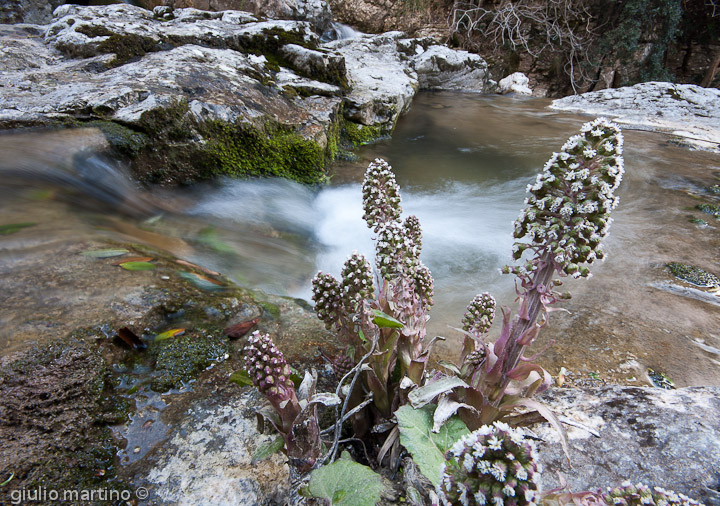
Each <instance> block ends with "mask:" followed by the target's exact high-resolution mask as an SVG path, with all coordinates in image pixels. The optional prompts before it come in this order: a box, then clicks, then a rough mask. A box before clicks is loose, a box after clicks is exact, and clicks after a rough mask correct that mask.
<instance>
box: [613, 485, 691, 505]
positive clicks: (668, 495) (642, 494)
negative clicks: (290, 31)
mask: <svg viewBox="0 0 720 506" xmlns="http://www.w3.org/2000/svg"><path fill="white" fill-rule="evenodd" d="M603 499H604V500H605V502H606V503H607V504H608V505H609V506H703V504H702V503H701V502H698V501H696V500H694V499H690V498H689V497H688V496H686V495H683V494H678V493H676V492H673V491H672V490H665V489H664V488H661V487H654V488H652V489H651V488H650V487H648V486H647V485H643V484H642V483H638V484H637V485H633V484H632V483H631V482H629V481H626V482H624V483H623V484H622V485H621V486H619V487H615V488H608V491H607V493H606V494H605V495H604V496H603Z"/></svg>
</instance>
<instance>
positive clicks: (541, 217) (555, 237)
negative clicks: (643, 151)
mask: <svg viewBox="0 0 720 506" xmlns="http://www.w3.org/2000/svg"><path fill="white" fill-rule="evenodd" d="M622 150H623V136H622V133H621V132H620V129H619V128H618V127H617V126H616V125H615V124H613V123H611V122H609V121H608V120H606V119H605V118H598V119H596V120H595V121H593V122H591V123H586V124H585V125H583V127H582V129H581V134H580V135H575V136H573V137H571V138H570V139H569V140H568V141H567V142H566V143H565V144H564V145H563V147H562V151H561V152H560V153H553V156H552V157H551V158H550V160H549V161H548V162H547V163H546V164H545V168H544V170H543V172H542V173H540V174H538V176H537V180H536V181H535V183H534V184H532V185H529V186H528V192H529V193H530V194H531V195H530V197H528V199H527V201H526V202H527V204H528V207H527V208H525V209H524V210H523V211H522V213H521V214H520V216H519V218H518V219H517V220H516V221H515V231H514V236H515V238H517V239H521V238H525V239H527V240H528V242H527V243H516V244H515V247H514V248H513V253H514V258H515V259H516V260H519V259H520V257H521V256H522V254H523V251H524V250H526V249H532V250H535V252H536V253H538V257H540V256H541V255H542V254H544V253H551V254H552V259H553V261H554V263H555V266H556V268H557V270H558V272H563V273H565V274H568V275H572V276H574V277H588V276H590V270H589V269H588V267H587V266H586V265H584V264H590V263H592V262H593V261H594V260H596V259H602V258H603V257H604V253H603V251H602V249H601V244H600V243H601V241H602V239H603V238H605V236H607V234H608V229H609V227H610V223H612V219H611V218H610V217H609V215H610V211H611V210H612V209H614V208H615V207H616V206H617V204H618V197H616V196H615V194H614V192H615V190H616V189H617V187H618V186H619V184H620V181H621V180H622V176H623V173H624V167H623V157H622ZM538 268H539V266H538V264H537V263H536V262H532V261H530V262H527V263H526V264H525V265H524V266H520V267H515V268H512V269H511V268H506V272H514V273H516V274H520V275H527V274H529V273H530V272H533V271H535V270H536V269H538Z"/></svg>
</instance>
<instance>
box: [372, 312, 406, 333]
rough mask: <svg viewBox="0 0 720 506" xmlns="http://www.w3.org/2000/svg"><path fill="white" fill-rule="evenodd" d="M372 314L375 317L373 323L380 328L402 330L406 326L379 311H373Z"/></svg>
mask: <svg viewBox="0 0 720 506" xmlns="http://www.w3.org/2000/svg"><path fill="white" fill-rule="evenodd" d="M372 312H373V314H374V315H375V318H373V322H374V323H375V325H377V326H378V327H380V328H388V329H401V328H403V327H404V326H405V325H404V324H403V323H402V322H400V321H398V320H396V319H395V318H393V317H392V316H390V315H389V314H385V313H383V312H382V311H380V310H379V309H373V310H372Z"/></svg>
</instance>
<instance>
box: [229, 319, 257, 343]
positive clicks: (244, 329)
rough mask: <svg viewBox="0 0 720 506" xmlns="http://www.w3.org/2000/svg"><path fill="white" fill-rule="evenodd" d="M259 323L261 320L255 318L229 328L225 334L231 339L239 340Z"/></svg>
mask: <svg viewBox="0 0 720 506" xmlns="http://www.w3.org/2000/svg"><path fill="white" fill-rule="evenodd" d="M259 321H260V318H253V319H252V320H246V321H243V322H240V323H236V324H235V325H231V326H230V327H227V328H226V329H225V330H223V332H224V333H225V335H226V336H228V337H229V338H230V339H238V338H240V337H242V336H244V335H245V334H247V333H248V332H250V329H251V328H253V327H254V326H255V324H257V322H259Z"/></svg>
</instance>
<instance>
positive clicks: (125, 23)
mask: <svg viewBox="0 0 720 506" xmlns="http://www.w3.org/2000/svg"><path fill="white" fill-rule="evenodd" d="M0 48H1V49H0V51H1V52H2V57H3V58H2V60H1V61H0V87H1V88H2V94H0V129H13V128H22V127H57V126H82V125H85V124H88V123H93V125H92V126H100V127H101V129H102V127H103V125H105V127H106V128H105V130H108V123H109V124H111V125H112V126H111V127H109V128H110V129H111V130H113V134H112V138H113V139H114V140H115V141H117V140H118V139H119V138H122V137H127V138H128V139H131V141H127V142H126V141H121V142H120V144H122V145H123V147H122V149H121V151H122V154H123V155H129V156H131V157H132V158H133V170H134V174H135V176H136V177H138V178H139V179H142V180H144V181H148V182H161V183H178V182H190V181H193V180H197V179H200V178H206V177H212V176H214V175H216V174H227V175H233V176H247V175H276V176H282V177H290V178H292V179H295V180H298V181H302V182H306V183H315V182H319V181H322V180H324V172H323V170H324V167H325V166H326V164H327V162H328V161H330V160H332V159H333V157H334V156H335V155H336V154H337V152H338V146H339V141H340V136H341V135H345V136H346V137H347V138H348V139H349V138H351V137H353V136H354V137H353V139H351V142H352V143H353V144H358V143H363V142H366V141H367V140H368V139H372V138H377V137H379V136H382V135H385V134H388V133H390V132H391V131H392V130H393V128H394V126H395V123H396V122H397V120H398V117H399V116H400V114H402V113H403V112H404V111H406V110H407V109H408V107H409V106H410V102H411V100H412V98H413V96H414V95H415V93H416V92H417V91H418V90H419V89H422V88H424V89H459V90H466V91H488V90H489V86H490V85H491V84H492V83H491V82H490V81H489V79H488V75H487V69H486V65H485V62H484V61H483V60H482V59H481V58H479V57H477V56H474V55H469V54H467V53H465V52H462V51H453V50H451V49H449V48H447V47H445V46H442V45H439V44H437V43H436V42H434V41H433V40H431V39H408V38H406V37H405V35H404V34H403V33H401V32H388V33H386V34H382V35H374V36H373V35H360V36H358V37H355V38H352V39H346V40H338V41H334V42H330V43H327V44H322V43H321V41H320V37H319V36H318V34H317V33H316V32H315V31H314V29H313V26H312V25H311V23H309V22H307V21H297V20H264V19H261V18H259V17H258V16H256V15H253V14H251V13H248V12H244V11H223V12H210V11H201V10H198V9H194V8H185V9H172V8H169V7H166V6H160V7H156V8H155V10H154V11H148V10H146V9H143V8H141V7H136V6H133V5H128V4H115V5H108V6H92V7H87V6H85V7H83V6H79V5H70V4H68V5H62V6H60V7H58V8H57V9H56V11H55V14H54V19H53V22H52V23H50V24H49V25H47V26H39V25H0ZM97 122H100V123H101V125H96V124H94V123H97ZM366 127H369V128H366ZM118 128H120V129H122V128H125V129H126V131H125V135H124V136H123V135H117V132H118ZM355 138H357V139H359V140H357V141H356V140H355Z"/></svg>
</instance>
